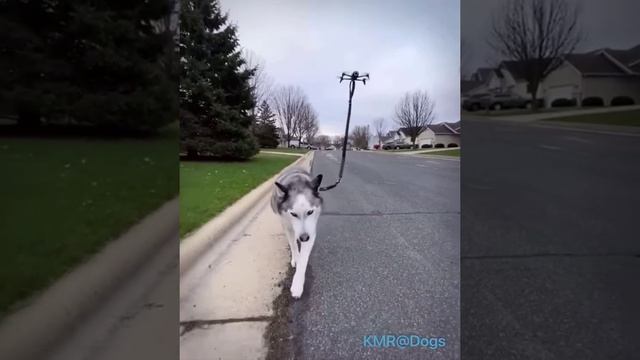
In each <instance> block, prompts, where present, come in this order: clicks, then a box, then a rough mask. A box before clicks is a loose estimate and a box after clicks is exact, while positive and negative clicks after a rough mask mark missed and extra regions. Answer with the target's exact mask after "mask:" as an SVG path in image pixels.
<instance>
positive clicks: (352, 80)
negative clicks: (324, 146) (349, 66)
mask: <svg viewBox="0 0 640 360" xmlns="http://www.w3.org/2000/svg"><path fill="white" fill-rule="evenodd" d="M338 79H340V82H342V80H349V107H348V110H347V126H346V127H345V129H344V137H343V138H342V139H343V140H342V160H341V161H340V172H339V173H338V179H337V180H336V182H335V183H334V184H332V185H329V186H324V187H321V188H320V189H318V190H319V191H327V190H331V189H333V188H335V187H336V186H338V184H340V181H341V180H342V173H343V171H344V163H345V159H346V158H347V140H348V139H349V122H350V121H351V99H352V98H353V93H354V92H355V91H356V81H362V84H363V85H367V80H369V73H364V74H362V75H360V73H359V72H357V71H354V72H352V73H351V74H349V73H347V72H346V71H343V72H342V74H341V75H340V76H338Z"/></svg>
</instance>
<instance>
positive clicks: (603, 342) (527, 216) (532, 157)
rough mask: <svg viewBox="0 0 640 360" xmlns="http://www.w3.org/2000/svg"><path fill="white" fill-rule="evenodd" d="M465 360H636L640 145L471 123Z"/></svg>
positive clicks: (465, 196) (467, 129)
mask: <svg viewBox="0 0 640 360" xmlns="http://www.w3.org/2000/svg"><path fill="white" fill-rule="evenodd" d="M463 128H464V137H463V143H464V148H463V150H462V164H463V165H462V242H461V246H462V249H461V250H462V256H463V259H462V273H461V291H462V298H461V301H462V324H463V328H462V338H463V341H464V344H463V347H462V357H463V358H466V359H505V360H508V359H632V358H637V357H638V353H640V342H638V339H640V336H639V335H638V333H639V332H638V330H639V326H640V316H639V315H638V314H639V312H638V308H637V306H638V304H640V296H639V294H638V281H637V279H640V256H639V254H640V241H638V239H639V238H640V237H638V234H637V232H638V231H637V225H638V220H639V218H638V209H639V205H638V204H640V187H639V184H640V167H639V166H638V159H640V137H636V136H621V135H612V134H604V133H597V132H583V131H575V130H570V129H563V128H557V129H554V128H541V127H537V126H536V125H535V124H533V123H532V124H513V123H507V122H495V121H488V120H483V119H477V120H474V119H466V118H465V119H463Z"/></svg>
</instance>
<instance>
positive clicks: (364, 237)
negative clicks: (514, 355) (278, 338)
mask: <svg viewBox="0 0 640 360" xmlns="http://www.w3.org/2000/svg"><path fill="white" fill-rule="evenodd" d="M339 159H340V152H339V151H317V152H316V156H315V160H314V164H313V169H312V170H313V173H314V174H323V175H324V181H323V185H328V184H330V183H332V182H333V181H334V180H335V179H336V176H337V172H338V169H339ZM459 166H460V163H459V162H458V161H456V160H440V159H438V160H434V159H427V158H423V157H418V156H402V155H387V154H375V153H367V152H359V151H350V152H349V153H348V155H347V164H346V168H345V173H344V177H343V180H342V182H341V184H340V185H338V187H337V188H335V189H333V190H330V191H328V192H324V193H322V194H323V196H324V201H325V203H324V204H325V205H324V209H323V215H322V216H321V218H320V223H319V226H318V229H319V230H318V238H317V240H316V245H315V247H314V249H313V253H312V255H311V260H310V268H309V270H308V271H307V282H306V283H305V292H304V295H303V297H302V299H301V300H299V301H296V302H294V303H293V305H292V310H291V313H292V327H293V329H292V330H293V334H294V339H295V340H294V342H295V344H294V348H295V353H296V354H295V355H296V358H298V359H365V358H366V359H370V358H375V359H400V358H401V359H425V358H429V359H455V358H458V357H459V351H460V350H459V349H460V348H459V336H458V334H459V238H460V213H459V212H460V190H459V189H460V183H459ZM386 334H390V335H394V336H400V335H406V336H410V335H415V336H420V337H424V338H444V339H445V341H446V343H445V345H444V346H443V347H439V348H438V349H435V350H433V349H430V348H429V347H428V346H427V347H421V346H417V347H414V348H412V347H410V346H409V347H407V348H405V349H398V348H393V347H390V348H386V349H384V348H373V347H367V346H370V345H371V339H372V338H367V339H368V340H365V336H369V335H378V336H381V335H386ZM414 343H415V342H414ZM424 343H425V344H426V343H427V342H426V341H425V342H424ZM365 345H367V346H365ZM434 347H436V346H434Z"/></svg>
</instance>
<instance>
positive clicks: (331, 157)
mask: <svg viewBox="0 0 640 360" xmlns="http://www.w3.org/2000/svg"><path fill="white" fill-rule="evenodd" d="M327 158H329V159H331V160H333V161H335V162H338V159H337V158H336V157H335V156H333V154H327Z"/></svg>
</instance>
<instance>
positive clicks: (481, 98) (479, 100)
mask: <svg viewBox="0 0 640 360" xmlns="http://www.w3.org/2000/svg"><path fill="white" fill-rule="evenodd" d="M490 96H491V94H488V93H482V94H474V95H471V96H469V97H467V98H465V99H464V100H463V101H462V108H463V109H464V110H467V111H476V110H481V109H485V108H486V106H487V100H486V99H487V98H489V97H490Z"/></svg>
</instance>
